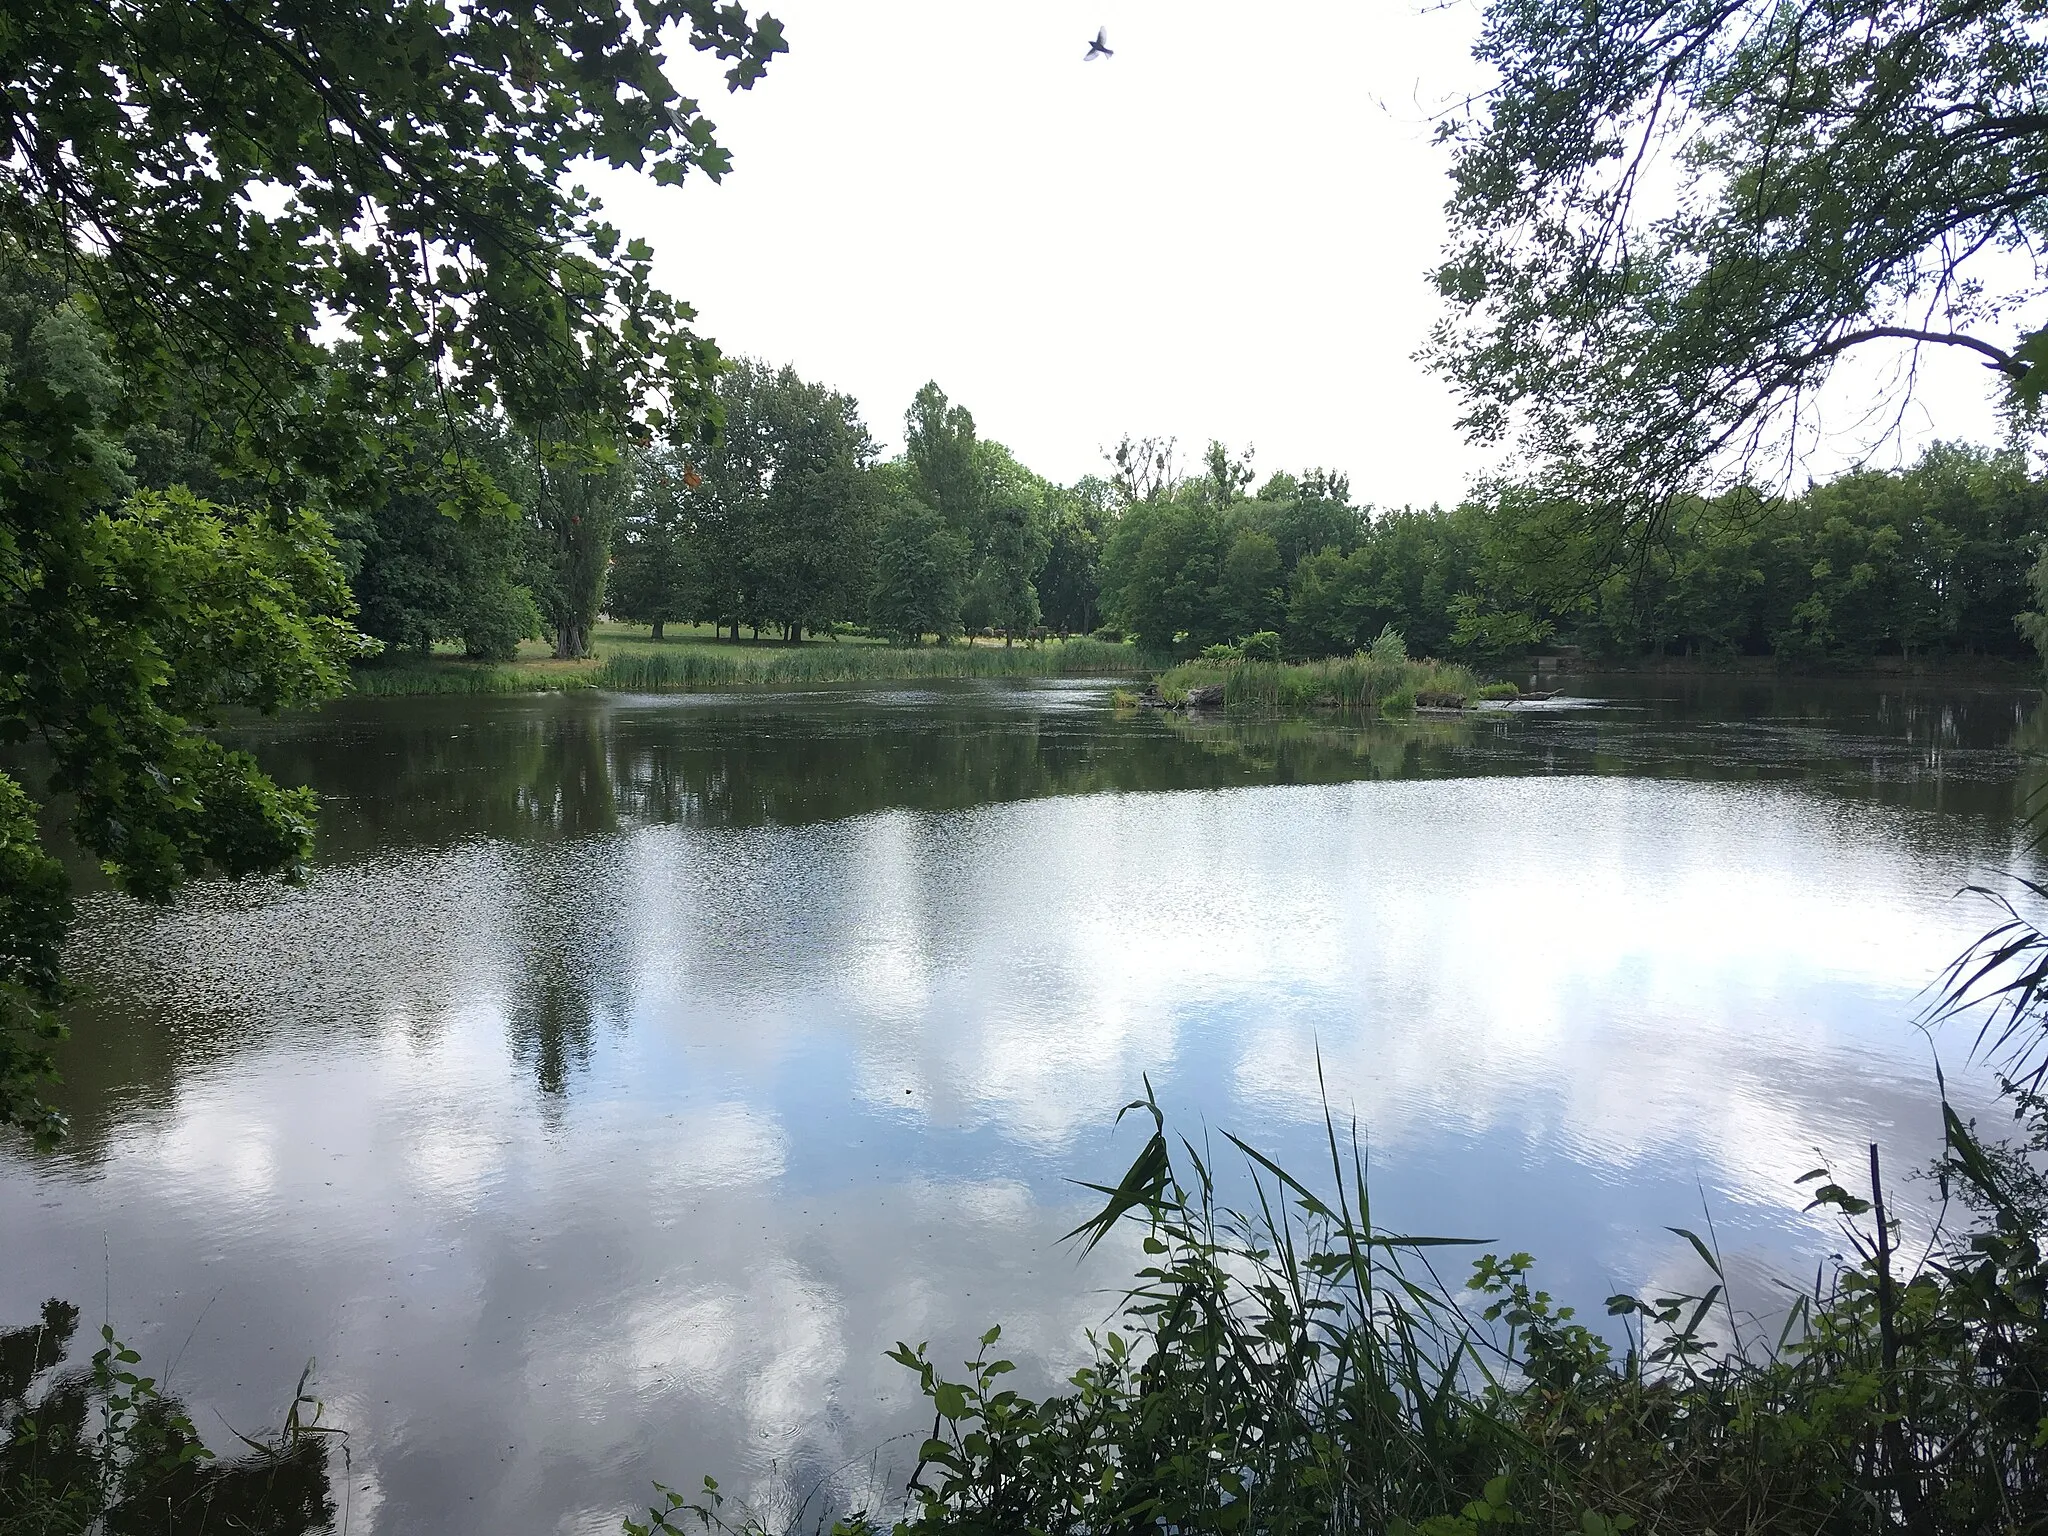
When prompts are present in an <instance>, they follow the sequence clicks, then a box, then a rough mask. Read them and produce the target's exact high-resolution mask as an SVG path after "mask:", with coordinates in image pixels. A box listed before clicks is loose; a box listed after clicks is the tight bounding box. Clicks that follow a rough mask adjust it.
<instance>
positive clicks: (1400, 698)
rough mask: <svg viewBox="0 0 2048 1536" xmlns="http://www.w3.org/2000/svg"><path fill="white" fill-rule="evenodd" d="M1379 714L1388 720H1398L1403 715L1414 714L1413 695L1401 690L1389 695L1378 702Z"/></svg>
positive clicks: (1408, 690) (1410, 691) (1407, 690)
mask: <svg viewBox="0 0 2048 1536" xmlns="http://www.w3.org/2000/svg"><path fill="white" fill-rule="evenodd" d="M1380 713H1381V714H1382V715H1385V716H1386V717H1387V718H1388V719H1389V720H1398V719H1400V718H1402V717H1403V716H1404V715H1412V714H1414V713H1415V694H1414V692H1413V690H1411V689H1407V688H1403V689H1402V690H1401V691H1400V692H1399V693H1390V694H1388V695H1387V696H1386V698H1384V699H1382V700H1381V701H1380Z"/></svg>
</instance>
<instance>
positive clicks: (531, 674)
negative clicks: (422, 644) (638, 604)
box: [351, 656, 599, 699]
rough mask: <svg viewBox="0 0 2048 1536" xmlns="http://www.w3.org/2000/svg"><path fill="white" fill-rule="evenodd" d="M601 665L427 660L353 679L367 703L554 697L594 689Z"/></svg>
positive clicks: (364, 670)
mask: <svg viewBox="0 0 2048 1536" xmlns="http://www.w3.org/2000/svg"><path fill="white" fill-rule="evenodd" d="M598 665H599V663H598V662H597V661H596V660H595V659H594V658H593V659H592V660H589V661H556V660H554V659H553V658H552V657H549V658H546V659H542V658H539V657H535V658H533V659H531V660H529V659H527V658H525V657H522V658H520V659H519V660H518V661H506V662H492V661H464V660H463V659H462V658H461V657H459V656H421V657H416V658H410V657H409V658H406V659H404V660H400V661H388V662H387V661H380V662H375V663H372V664H371V665H369V666H362V667H357V668H356V669H355V670H354V672H353V673H352V674H351V677H352V679H353V681H354V684H355V690H354V691H355V692H356V693H358V694H361V695H363V696H365V697H367V698H373V699H375V698H401V697H410V696H415V695H419V694H442V693H550V692H556V691H559V690H562V689H569V688H588V687H591V686H592V685H593V679H594V678H595V677H596V675H597V669H598Z"/></svg>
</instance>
